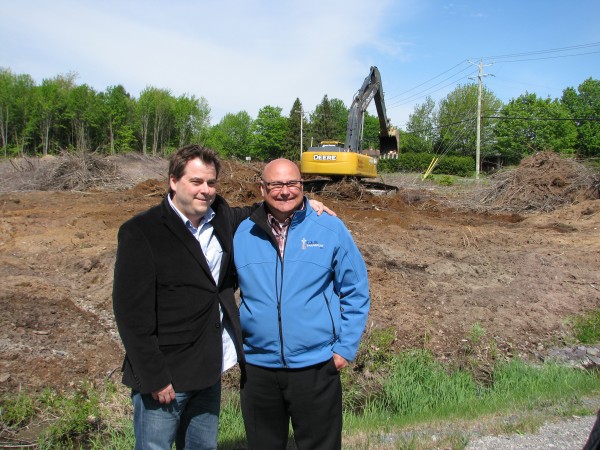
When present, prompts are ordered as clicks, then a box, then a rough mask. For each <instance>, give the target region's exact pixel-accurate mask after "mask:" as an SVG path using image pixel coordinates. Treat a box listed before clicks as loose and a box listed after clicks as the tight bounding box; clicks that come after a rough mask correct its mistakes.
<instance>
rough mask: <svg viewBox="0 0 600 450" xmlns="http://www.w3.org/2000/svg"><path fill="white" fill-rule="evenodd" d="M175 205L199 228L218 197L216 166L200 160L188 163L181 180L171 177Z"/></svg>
mask: <svg viewBox="0 0 600 450" xmlns="http://www.w3.org/2000/svg"><path fill="white" fill-rule="evenodd" d="M169 183H170V186H171V190H172V191H173V197H172V200H173V204H174V205H175V206H176V207H177V209H178V210H179V211H181V212H182V213H183V215H185V216H186V217H187V218H188V219H190V221H191V222H192V224H193V225H194V226H195V227H197V226H198V224H199V223H200V219H202V217H203V216H204V214H206V211H207V210H208V207H209V206H210V205H211V204H212V202H213V201H214V200H215V196H216V195H217V171H216V169H215V166H214V164H205V163H203V162H202V161H201V160H200V158H196V159H192V160H190V161H188V163H187V164H186V166H185V170H184V172H183V176H182V177H181V178H180V179H179V180H175V178H173V176H171V177H170V179H169Z"/></svg>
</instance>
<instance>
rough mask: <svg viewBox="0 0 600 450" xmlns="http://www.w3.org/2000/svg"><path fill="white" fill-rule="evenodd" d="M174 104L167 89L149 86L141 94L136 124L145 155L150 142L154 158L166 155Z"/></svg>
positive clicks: (137, 107) (171, 128)
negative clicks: (165, 148) (165, 150)
mask: <svg viewBox="0 0 600 450" xmlns="http://www.w3.org/2000/svg"><path fill="white" fill-rule="evenodd" d="M174 102H175V100H174V98H173V96H172V95H171V92H170V91H169V90H167V89H159V88H155V87H152V86H148V87H146V88H145V89H144V90H143V91H142V92H141V93H140V98H139V99H138V101H137V106H136V123H137V128H138V132H139V136H140V143H141V147H142V153H143V154H144V155H146V154H147V149H148V141H150V142H151V149H152V150H151V151H152V156H157V155H158V154H159V153H161V154H162V153H164V147H165V145H166V144H168V143H169V139H170V137H171V132H172V130H173V125H172V124H173V109H174V106H173V105H174Z"/></svg>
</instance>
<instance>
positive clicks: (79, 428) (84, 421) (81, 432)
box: [39, 382, 103, 449]
mask: <svg viewBox="0 0 600 450" xmlns="http://www.w3.org/2000/svg"><path fill="white" fill-rule="evenodd" d="M48 400H50V404H51V405H52V409H53V410H58V411H56V412H58V413H59V414H60V415H59V416H58V417H57V420H56V421H54V422H53V423H51V424H50V426H49V427H48V428H47V429H46V431H45V432H44V434H43V435H42V436H41V437H40V440H39V445H40V448H41V449H51V448H77V447H79V444H78V443H79V442H85V441H87V440H88V439H89V436H90V435H91V434H93V433H99V432H100V431H101V429H102V428H103V421H102V417H101V412H100V397H99V392H98V391H97V390H96V389H95V388H94V386H93V385H92V384H91V383H87V382H85V383H83V385H82V386H81V387H80V388H79V389H77V390H76V391H75V392H73V393H72V394H70V395H62V396H56V397H54V396H50V397H48V396H47V397H46V401H48Z"/></svg>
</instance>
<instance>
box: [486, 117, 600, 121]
mask: <svg viewBox="0 0 600 450" xmlns="http://www.w3.org/2000/svg"><path fill="white" fill-rule="evenodd" d="M481 118H482V119H501V120H535V121H544V120H547V121H552V120H556V121H575V122H577V121H590V122H600V117H510V116H482V117H481Z"/></svg>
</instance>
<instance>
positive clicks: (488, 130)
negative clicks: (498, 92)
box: [435, 83, 502, 156]
mask: <svg viewBox="0 0 600 450" xmlns="http://www.w3.org/2000/svg"><path fill="white" fill-rule="evenodd" d="M478 96H479V87H478V85H477V84H474V83H473V84H467V85H459V86H457V87H456V89H454V90H453V91H452V92H450V94H448V96H447V97H446V98H444V99H442V100H441V101H440V104H439V108H438V113H437V115H436V122H437V126H438V129H439V138H438V140H437V142H436V144H435V147H436V151H437V152H440V153H441V152H443V153H446V152H448V153H450V154H454V155H464V156H474V155H475V148H476V143H477V102H478ZM501 107H502V101H501V100H499V99H498V98H497V97H496V96H495V95H494V94H493V93H492V92H491V91H489V90H488V89H486V88H485V87H484V88H483V90H482V99H481V109H482V111H486V112H490V111H493V112H495V111H498V110H499V109H500V108H501ZM495 125H496V119H491V118H488V119H484V120H482V123H481V148H480V152H481V155H482V156H484V155H486V154H491V153H492V152H493V148H494V140H493V139H494V134H493V129H494V126H495Z"/></svg>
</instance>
